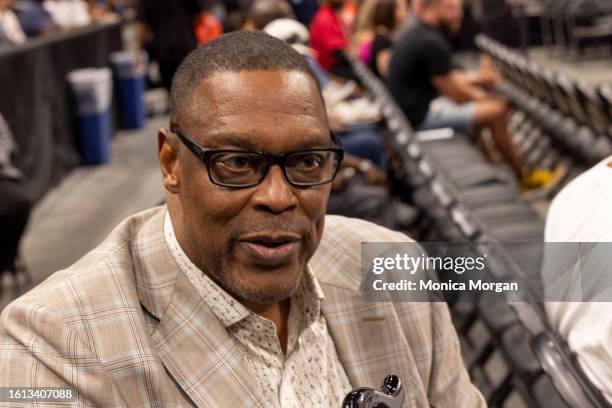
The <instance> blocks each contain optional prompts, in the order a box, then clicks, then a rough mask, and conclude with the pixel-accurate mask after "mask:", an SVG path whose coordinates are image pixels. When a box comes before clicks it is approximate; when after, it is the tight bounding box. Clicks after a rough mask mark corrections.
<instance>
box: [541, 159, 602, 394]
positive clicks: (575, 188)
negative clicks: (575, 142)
mask: <svg viewBox="0 0 612 408" xmlns="http://www.w3.org/2000/svg"><path fill="white" fill-rule="evenodd" d="M545 240H546V241H547V242H560V243H569V242H576V243H593V245H588V244H587V245H579V246H578V245H577V246H575V247H572V246H571V245H568V244H557V245H554V244H549V246H546V248H547V250H546V253H545V260H544V266H543V274H544V276H543V279H544V283H545V288H547V289H548V290H549V293H547V296H548V298H549V299H550V300H559V302H552V301H551V302H547V303H545V304H544V307H545V309H546V314H547V315H548V320H549V322H550V324H551V326H552V327H553V328H554V329H555V330H557V331H558V332H559V333H560V334H561V335H562V336H563V337H564V338H565V339H566V340H567V343H568V345H569V347H570V349H571V350H572V351H573V352H574V353H576V355H577V356H578V361H579V362H580V365H581V367H582V369H583V370H584V372H585V374H586V375H587V376H588V377H589V379H590V380H591V382H592V383H593V384H594V385H595V386H597V387H598V388H599V389H601V391H602V392H603V394H604V396H605V397H606V399H607V400H608V401H609V402H610V403H612V314H611V313H610V311H611V310H612V303H611V302H612V285H611V284H610V282H611V278H610V275H611V274H612V265H611V263H610V259H611V258H610V248H611V247H612V157H609V158H608V159H606V160H604V161H602V162H601V163H599V164H598V165H596V166H595V167H593V168H592V169H590V170H588V171H587V172H585V173H583V174H582V175H580V176H578V177H577V178H576V179H574V180H573V181H572V182H571V183H569V184H568V185H567V186H566V187H565V188H564V189H563V190H561V192H560V193H559V194H558V195H557V197H556V198H555V199H554V200H553V202H552V204H551V206H550V210H549V212H548V216H547V219H546V230H545ZM598 243H599V245H598ZM568 248H569V249H579V251H578V252H577V253H576V254H574V255H575V257H574V258H573V259H568V261H569V262H565V263H564V264H562V265H563V267H561V268H558V267H557V268H555V267H554V265H558V264H559V259H558V258H559V257H566V256H567V254H566V253H567V252H568ZM559 251H561V253H559ZM573 265H576V266H578V269H577V270H573V268H571V267H572V266H573ZM566 271H567V272H566ZM572 271H573V273H574V274H577V275H576V276H573V277H572V276H562V274H563V272H566V273H570V274H572ZM593 273H595V275H593ZM559 283H561V284H562V286H561V287H559V289H560V290H555V291H554V293H550V292H552V290H551V289H550V288H552V285H553V284H555V285H558V284H559ZM563 293H564V294H566V296H561V295H560V294H563ZM588 300H592V301H588Z"/></svg>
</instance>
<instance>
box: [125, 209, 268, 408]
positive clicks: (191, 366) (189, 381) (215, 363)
mask: <svg viewBox="0 0 612 408" xmlns="http://www.w3.org/2000/svg"><path fill="white" fill-rule="evenodd" d="M164 213H165V209H163V210H159V213H158V214H156V215H155V216H154V217H153V218H152V219H151V220H150V221H149V222H148V223H147V225H146V226H145V227H144V228H143V229H142V231H141V233H140V234H139V237H137V239H136V242H135V243H134V245H133V249H132V250H133V251H134V252H138V255H136V256H135V258H136V259H135V274H136V280H137V287H138V296H139V299H140V301H141V303H142V305H143V306H144V307H145V308H146V309H147V310H148V311H149V313H151V315H152V316H153V317H154V318H155V319H157V320H159V323H158V324H157V326H156V327H155V329H154V330H153V333H152V335H151V337H152V340H153V347H154V349H155V350H156V352H157V354H158V355H159V357H160V359H161V361H162V364H163V365H164V367H165V368H166V371H167V372H168V373H169V374H170V375H171V376H172V378H173V379H174V381H175V382H176V383H177V384H178V385H179V386H180V388H181V389H182V390H183V392H184V393H185V395H186V396H187V397H189V398H190V399H191V400H192V401H193V403H194V404H195V405H197V406H198V407H211V408H212V407H264V406H265V405H266V404H265V400H264V399H263V397H262V396H261V394H260V392H259V390H258V387H257V384H256V381H255V376H254V375H253V374H251V371H250V369H249V367H248V366H247V364H246V361H245V358H244V357H243V352H242V351H241V350H240V349H238V346H237V345H236V342H235V341H234V340H233V339H232V338H231V336H230V334H229V333H228V332H227V330H226V329H225V327H224V326H223V325H222V324H221V322H219V320H218V319H217V317H216V316H215V315H214V313H213V312H212V311H211V310H210V308H209V306H208V304H207V303H206V302H205V301H204V300H203V299H202V297H201V296H200V295H199V293H198V292H197V290H196V289H195V287H193V285H192V284H191V282H190V281H189V279H188V278H187V276H185V274H184V273H182V272H181V271H180V268H179V266H178V265H177V264H176V262H175V261H174V258H173V257H172V254H171V253H170V250H169V249H168V247H167V245H166V242H165V239H164V237H163V219H164Z"/></svg>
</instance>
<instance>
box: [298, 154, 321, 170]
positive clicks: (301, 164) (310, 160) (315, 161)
mask: <svg viewBox="0 0 612 408" xmlns="http://www.w3.org/2000/svg"><path fill="white" fill-rule="evenodd" d="M324 161H325V157H324V156H323V155H321V154H316V153H311V154H307V155H301V156H298V157H296V159H295V160H294V161H293V163H292V164H293V166H294V167H296V168H298V169H300V170H310V169H317V168H319V167H321V166H322V165H323V162H324Z"/></svg>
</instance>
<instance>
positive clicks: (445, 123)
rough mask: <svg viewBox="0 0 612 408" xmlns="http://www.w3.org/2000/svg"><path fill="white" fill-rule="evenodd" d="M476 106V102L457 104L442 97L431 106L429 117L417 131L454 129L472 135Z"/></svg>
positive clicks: (426, 117) (432, 102)
mask: <svg viewBox="0 0 612 408" xmlns="http://www.w3.org/2000/svg"><path fill="white" fill-rule="evenodd" d="M475 116H476V104H475V103H474V102H466V103H456V102H453V101H452V100H450V99H448V98H446V97H441V98H438V99H434V100H433V101H431V103H430V104H429V111H428V112H427V116H425V119H424V120H423V122H421V124H420V125H419V126H417V128H416V130H432V129H440V128H446V127H449V128H453V129H454V130H456V131H457V132H460V133H464V134H466V135H470V134H471V133H472V131H473V127H474V117H475Z"/></svg>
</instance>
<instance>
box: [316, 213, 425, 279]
mask: <svg viewBox="0 0 612 408" xmlns="http://www.w3.org/2000/svg"><path fill="white" fill-rule="evenodd" d="M375 242H376V243H385V242H389V243H391V242H393V243H402V242H406V243H414V242H415V241H414V240H413V239H412V238H410V237H409V236H408V235H406V234H404V233H402V232H398V231H393V230H390V229H388V228H385V227H381V226H380V225H377V224H374V223H371V222H368V221H364V220H360V219H356V218H348V217H342V216H337V215H328V216H327V217H325V230H324V232H323V238H322V239H321V242H320V244H319V247H318V248H317V251H316V252H315V254H314V256H313V257H312V259H311V261H310V264H309V265H310V267H311V268H312V270H313V272H314V273H315V275H316V276H317V279H319V280H320V281H321V283H329V284H332V285H339V286H343V287H346V288H350V289H351V290H358V289H359V283H360V281H361V248H362V244H364V243H375Z"/></svg>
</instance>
